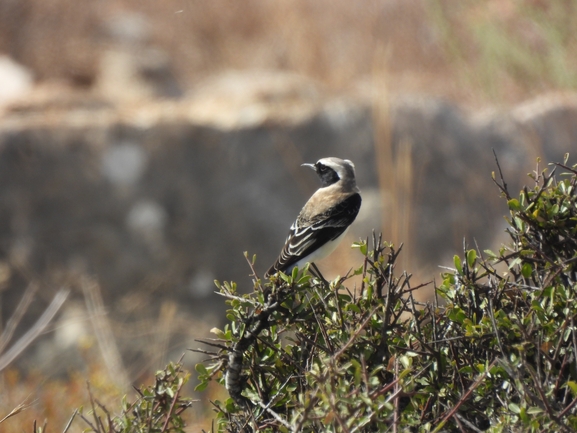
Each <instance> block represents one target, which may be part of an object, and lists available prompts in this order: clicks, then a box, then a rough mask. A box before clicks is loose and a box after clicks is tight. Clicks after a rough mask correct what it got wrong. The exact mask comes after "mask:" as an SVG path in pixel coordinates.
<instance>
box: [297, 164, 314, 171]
mask: <svg viewBox="0 0 577 433" xmlns="http://www.w3.org/2000/svg"><path fill="white" fill-rule="evenodd" d="M301 167H310V168H312V169H313V170H316V168H315V165H314V164H309V163H305V164H301Z"/></svg>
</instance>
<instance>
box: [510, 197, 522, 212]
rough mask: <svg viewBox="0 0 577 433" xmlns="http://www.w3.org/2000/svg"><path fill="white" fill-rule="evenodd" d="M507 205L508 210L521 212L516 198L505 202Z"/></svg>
mask: <svg viewBox="0 0 577 433" xmlns="http://www.w3.org/2000/svg"><path fill="white" fill-rule="evenodd" d="M507 205H508V206H509V209H511V210H513V211H520V210H521V204H520V203H519V200H517V199H516V198H512V199H511V200H509V201H508V202H507Z"/></svg>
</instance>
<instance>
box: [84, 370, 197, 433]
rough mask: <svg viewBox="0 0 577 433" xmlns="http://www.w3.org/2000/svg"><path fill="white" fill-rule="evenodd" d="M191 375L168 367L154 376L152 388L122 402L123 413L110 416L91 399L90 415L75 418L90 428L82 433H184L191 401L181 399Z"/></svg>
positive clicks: (146, 388) (145, 389) (142, 390)
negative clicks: (183, 415) (134, 398)
mask: <svg viewBox="0 0 577 433" xmlns="http://www.w3.org/2000/svg"><path fill="white" fill-rule="evenodd" d="M189 377H190V375H189V374H188V373H185V372H184V371H183V370H182V367H181V365H180V364H172V363H170V364H168V365H167V366H166V368H165V369H164V370H161V371H158V372H157V373H156V378H155V384H154V386H143V387H141V388H140V389H139V390H137V392H138V394H139V396H138V398H137V399H136V400H135V401H133V402H129V401H128V400H127V399H126V397H124V398H123V399H122V403H121V406H122V412H121V414H120V415H118V416H112V415H111V413H110V411H108V410H107V409H106V408H105V407H104V406H103V405H102V404H100V403H99V402H98V401H97V400H96V399H94V398H93V396H92V395H91V396H90V397H91V411H90V412H89V413H88V414H86V415H84V414H83V413H82V410H80V411H79V412H78V416H80V417H81V418H82V420H84V422H85V423H86V424H87V425H88V426H89V428H88V429H86V430H84V431H85V432H94V433H184V432H185V422H184V420H183V418H182V413H183V412H184V411H185V410H186V409H188V408H189V407H190V405H191V404H192V401H191V400H190V399H189V398H186V397H183V396H182V395H181V390H182V387H183V386H184V384H186V382H188V379H189Z"/></svg>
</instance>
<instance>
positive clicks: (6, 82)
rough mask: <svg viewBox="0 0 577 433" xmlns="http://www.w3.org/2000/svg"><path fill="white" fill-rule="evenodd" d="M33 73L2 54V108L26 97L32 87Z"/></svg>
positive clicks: (0, 89) (0, 59) (0, 101)
mask: <svg viewBox="0 0 577 433" xmlns="http://www.w3.org/2000/svg"><path fill="white" fill-rule="evenodd" d="M32 84H33V78H32V73H31V72H30V71H29V70H28V69H26V68H25V67H24V66H22V65H19V64H18V63H16V62H15V61H14V60H12V59H11V58H10V57H8V56H3V55H0V108H1V107H2V106H4V105H6V104H9V103H11V102H14V101H16V100H18V99H20V98H22V97H24V96H25V95H26V94H27V93H28V92H30V90H31V89H32Z"/></svg>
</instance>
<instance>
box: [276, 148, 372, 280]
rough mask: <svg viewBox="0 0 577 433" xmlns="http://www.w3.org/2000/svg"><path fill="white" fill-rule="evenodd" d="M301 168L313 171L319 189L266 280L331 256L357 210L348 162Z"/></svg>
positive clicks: (323, 162)
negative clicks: (317, 179)
mask: <svg viewBox="0 0 577 433" xmlns="http://www.w3.org/2000/svg"><path fill="white" fill-rule="evenodd" d="M303 165H307V166H309V167H312V168H313V169H314V170H315V171H316V173H317V174H318V176H319V177H320V179H321V188H319V189H318V190H317V191H316V192H315V193H314V194H313V195H312V197H311V198H310V199H309V201H307V202H306V204H305V205H304V207H303V208H302V210H301V212H300V213H299V215H298V217H297V219H296V221H295V222H294V223H293V225H292V226H291V228H290V231H289V235H288V237H287V240H286V243H285V245H284V247H283V249H282V251H281V254H280V255H279V257H278V259H277V260H276V262H275V263H274V265H272V266H271V267H270V269H269V270H268V271H267V273H266V274H265V277H267V278H268V277H269V276H271V275H273V274H275V273H276V272H279V271H283V272H290V271H291V270H292V268H293V267H295V266H298V267H299V268H301V267H302V266H303V265H304V264H305V263H307V262H308V263H310V262H314V261H315V260H320V259H322V258H324V257H326V256H328V255H329V254H330V253H332V252H333V251H334V249H335V248H336V247H337V245H338V244H339V242H340V241H341V240H342V238H343V237H344V235H345V233H346V231H347V229H348V228H349V226H350V225H351V223H352V222H353V221H354V220H355V218H356V217H357V214H358V213H359V209H360V207H361V195H360V191H359V188H358V187H357V184H356V180H355V167H354V165H353V163H352V162H351V161H349V160H347V159H339V158H333V157H331V158H322V159H320V160H319V161H318V162H317V163H316V164H303Z"/></svg>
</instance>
